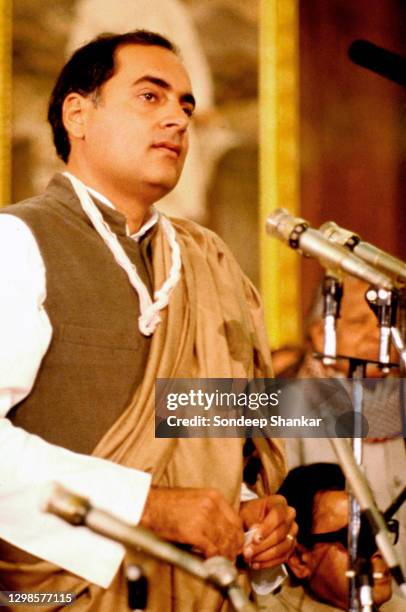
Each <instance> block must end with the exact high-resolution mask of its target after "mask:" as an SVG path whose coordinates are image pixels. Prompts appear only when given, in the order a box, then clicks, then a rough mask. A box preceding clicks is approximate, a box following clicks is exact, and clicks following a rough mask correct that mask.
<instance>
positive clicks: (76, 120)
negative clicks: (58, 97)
mask: <svg viewBox="0 0 406 612" xmlns="http://www.w3.org/2000/svg"><path fill="white" fill-rule="evenodd" d="M88 105H89V100H88V99H87V98H85V97H84V96H82V95H80V94H79V93H77V92H72V93H70V94H68V95H67V96H66V98H65V100H64V101H63V105H62V121H63V125H64V126H65V130H66V131H67V132H68V134H69V136H70V137H71V138H78V139H80V140H82V139H83V138H84V136H85V126H86V111H87V107H88Z"/></svg>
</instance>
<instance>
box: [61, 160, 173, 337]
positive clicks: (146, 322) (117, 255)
mask: <svg viewBox="0 0 406 612" xmlns="http://www.w3.org/2000/svg"><path fill="white" fill-rule="evenodd" d="M63 174H64V176H66V177H67V178H68V179H69V180H70V182H71V183H72V187H73V190H74V191H75V193H76V195H77V197H78V199H79V202H80V204H81V206H82V209H83V212H84V213H85V214H86V215H87V217H88V218H89V220H90V221H91V223H92V224H93V227H94V229H95V230H96V232H97V233H98V234H99V236H100V237H101V238H102V239H103V241H104V243H105V245H106V246H107V248H108V249H110V251H111V253H112V255H113V257H114V259H115V260H116V262H117V264H118V265H119V266H120V267H121V268H122V269H123V270H124V271H125V272H126V274H127V277H128V280H129V282H130V284H131V285H132V287H133V288H134V289H135V291H136V292H137V294H138V297H139V301H140V312H141V314H140V316H139V318H138V328H139V330H140V332H141V333H142V334H144V335H145V336H150V335H151V334H153V333H154V331H155V329H156V327H157V325H159V323H160V321H161V317H160V314H159V313H160V311H161V310H163V309H164V308H166V306H168V302H169V297H170V294H171V293H172V291H173V289H174V288H175V286H176V284H177V283H178V281H179V279H180V273H181V267H182V262H181V254H180V248H179V244H178V242H177V240H176V232H175V229H174V227H173V226H172V224H171V222H170V221H169V219H167V217H165V215H160V214H158V213H157V211H155V213H156V218H155V219H153V218H150V219H148V221H147V222H146V223H144V225H143V226H142V227H141V229H140V230H138V232H137V234H136V236H138V237H140V235H143V234H145V232H146V231H147V230H148V229H149V228H150V227H151V226H152V225H154V223H156V222H157V221H158V220H159V222H160V224H161V227H162V229H163V232H164V234H165V237H166V239H167V241H168V244H169V247H170V250H171V255H172V264H171V269H170V271H169V275H168V277H167V278H166V280H165V281H164V283H163V284H162V285H161V287H160V288H159V289H158V290H157V291H155V292H154V299H153V300H152V299H151V296H150V295H149V292H148V289H147V288H146V286H145V285H144V283H143V282H142V280H141V278H140V276H139V274H138V272H137V268H136V266H135V265H134V264H133V263H132V262H131V261H130V260H129V258H128V256H127V254H126V253H125V251H124V249H123V247H122V246H121V244H120V242H119V240H118V238H117V236H116V234H115V233H114V232H112V231H111V228H110V227H109V225H108V223H106V221H105V220H104V218H103V215H102V214H101V212H100V210H99V209H98V208H97V206H96V205H95V203H94V202H93V200H92V198H91V197H90V193H89V192H90V191H92V192H93V195H95V196H96V197H97V198H99V199H100V196H101V194H98V193H97V192H95V191H94V190H90V189H89V187H87V186H86V185H84V184H83V183H82V181H80V180H79V179H78V178H76V177H75V176H73V174H70V173H69V172H64V173H63ZM102 198H103V199H101V201H102V202H103V203H104V204H107V205H108V206H110V207H111V208H114V206H113V205H112V203H111V202H109V201H108V200H107V198H105V197H104V196H102ZM136 239H137V238H136Z"/></svg>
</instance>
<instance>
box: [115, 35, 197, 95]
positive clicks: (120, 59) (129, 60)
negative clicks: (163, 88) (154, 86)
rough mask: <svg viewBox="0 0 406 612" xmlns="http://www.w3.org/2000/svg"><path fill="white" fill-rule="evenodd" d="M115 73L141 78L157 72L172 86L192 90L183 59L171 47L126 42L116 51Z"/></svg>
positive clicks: (187, 90) (158, 75)
mask: <svg viewBox="0 0 406 612" xmlns="http://www.w3.org/2000/svg"><path fill="white" fill-rule="evenodd" d="M114 60H115V61H114V63H115V68H116V69H115V75H118V74H119V73H120V74H122V75H126V76H128V77H129V78H133V79H134V81H136V80H139V79H140V78H142V77H143V76H144V75H150V74H155V75H156V76H157V77H161V78H162V79H164V80H165V81H166V82H169V84H170V85H171V86H174V87H177V88H180V89H183V90H185V93H186V92H191V90H192V86H191V82H190V78H189V75H188V73H187V71H186V68H185V66H184V65H183V62H182V60H181V59H180V58H179V57H178V56H177V55H176V54H175V53H174V52H173V51H171V50H170V49H166V48H165V47H160V46H157V45H139V44H125V45H122V46H120V47H119V48H118V49H117V50H116V53H115V58H114Z"/></svg>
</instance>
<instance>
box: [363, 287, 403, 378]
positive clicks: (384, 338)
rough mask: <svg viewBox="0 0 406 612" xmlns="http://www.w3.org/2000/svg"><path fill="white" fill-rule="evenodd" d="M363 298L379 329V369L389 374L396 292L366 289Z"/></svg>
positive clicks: (395, 311)
mask: <svg viewBox="0 0 406 612" xmlns="http://www.w3.org/2000/svg"><path fill="white" fill-rule="evenodd" d="M365 298H366V300H367V302H368V304H369V306H370V307H371V309H372V310H373V312H374V313H375V314H376V316H377V319H378V325H379V328H380V338H379V356H378V361H379V364H380V365H379V367H380V368H381V370H382V372H383V373H384V374H388V372H389V366H388V364H389V361H390V342H391V329H392V327H395V325H396V316H397V307H398V298H399V295H398V292H397V291H395V290H394V289H393V290H392V291H387V290H386V289H379V290H376V289H373V288H371V289H368V291H367V292H366V294H365Z"/></svg>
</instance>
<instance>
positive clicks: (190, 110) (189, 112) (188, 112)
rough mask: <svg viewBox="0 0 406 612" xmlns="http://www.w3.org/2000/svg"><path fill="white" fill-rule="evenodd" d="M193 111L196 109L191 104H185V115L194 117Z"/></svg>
mask: <svg viewBox="0 0 406 612" xmlns="http://www.w3.org/2000/svg"><path fill="white" fill-rule="evenodd" d="M193 111H194V109H193V108H192V107H191V106H184V107H183V112H184V113H185V115H187V116H188V117H193Z"/></svg>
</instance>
